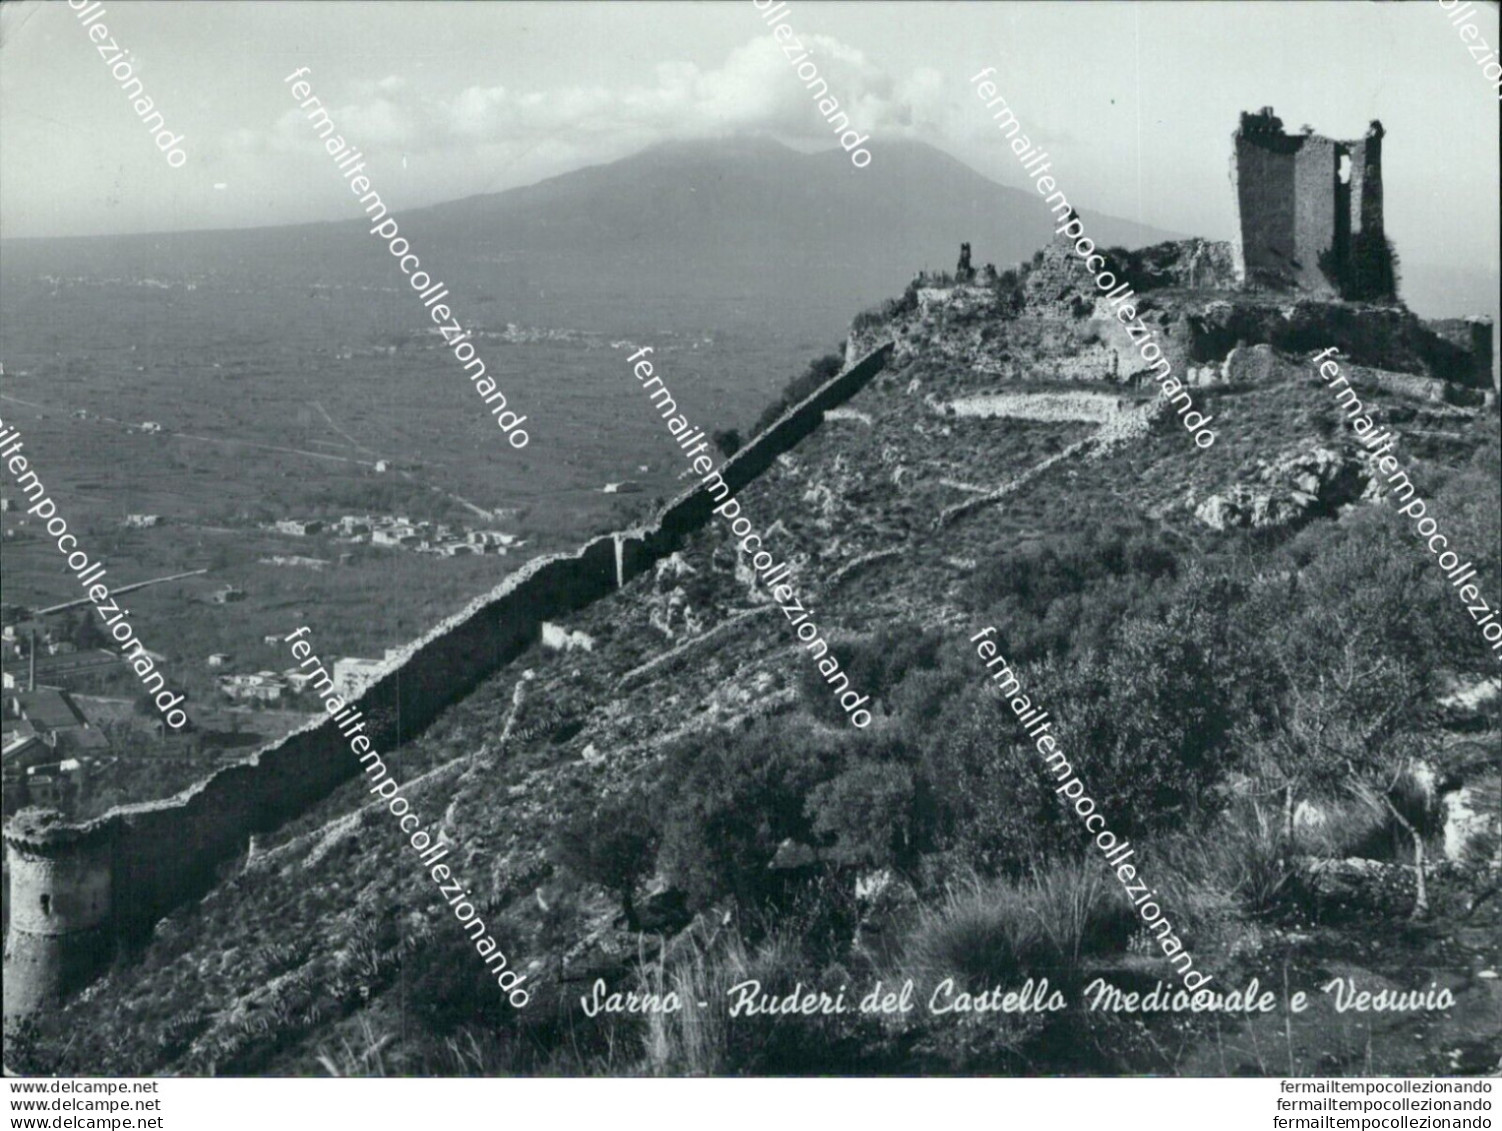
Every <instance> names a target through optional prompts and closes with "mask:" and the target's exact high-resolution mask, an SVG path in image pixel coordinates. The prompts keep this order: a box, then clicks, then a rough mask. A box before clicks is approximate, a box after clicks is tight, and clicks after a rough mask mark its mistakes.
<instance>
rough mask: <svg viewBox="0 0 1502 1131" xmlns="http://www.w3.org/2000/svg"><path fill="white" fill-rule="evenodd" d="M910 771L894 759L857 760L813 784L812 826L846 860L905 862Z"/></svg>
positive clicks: (909, 836) (910, 820) (910, 804)
mask: <svg viewBox="0 0 1502 1131" xmlns="http://www.w3.org/2000/svg"><path fill="white" fill-rule="evenodd" d="M913 801H914V788H913V774H912V771H911V770H909V769H908V768H907V767H906V766H902V765H898V764H897V763H895V762H857V763H856V764H855V765H853V766H851V767H850V768H849V769H847V770H845V772H844V773H842V774H841V775H840V776H839V777H837V778H835V779H834V780H833V781H828V782H825V783H824V784H822V785H819V786H816V787H815V788H814V791H813V792H812V793H811V794H809V797H808V803H807V806H806V808H807V810H808V814H809V816H810V817H812V818H813V831H814V833H815V834H817V835H819V836H832V837H834V838H835V848H836V850H837V851H838V853H839V855H840V857H841V858H842V859H844V860H845V861H848V862H851V863H855V862H861V861H864V862H869V863H871V864H874V865H877V866H883V865H886V864H891V863H897V864H901V863H903V862H905V861H906V860H907V859H908V857H909V856H910V854H911V849H912V847H913V839H912V827H913V817H912V808H913Z"/></svg>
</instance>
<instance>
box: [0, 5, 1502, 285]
mask: <svg viewBox="0 0 1502 1131" xmlns="http://www.w3.org/2000/svg"><path fill="white" fill-rule="evenodd" d="M787 10H788V11H789V12H790V16H789V19H788V20H787V21H785V22H787V23H788V24H789V25H790V26H791V27H792V28H793V30H794V32H795V33H796V34H797V35H798V36H799V37H800V38H801V39H803V40H804V41H806V42H811V43H812V45H813V50H814V57H815V58H816V60H817V61H818V64H819V67H820V70H821V72H822V73H823V74H824V75H825V76H826V77H827V79H828V81H829V84H830V88H831V92H832V93H835V94H836V95H837V96H838V97H839V98H840V100H841V102H842V103H843V104H844V105H845V107H846V108H848V109H849V111H850V113H851V117H852V118H853V119H854V120H855V122H856V123H857V124H858V126H859V127H860V128H861V130H862V131H863V132H869V133H870V134H871V136H872V140H871V141H870V143H869V144H868V148H869V149H870V151H871V152H872V154H873V159H874V162H876V163H879V162H880V161H881V142H882V139H883V138H887V137H899V136H908V137H915V138H919V139H921V140H924V141H928V142H931V143H933V144H935V145H937V146H939V147H941V148H942V149H944V150H946V151H948V152H949V153H951V154H953V155H954V156H956V157H958V158H960V159H961V160H963V161H965V162H967V163H968V164H970V165H972V166H974V167H975V168H977V169H979V170H981V171H982V172H984V173H986V174H987V175H989V176H991V177H993V178H994V179H996V180H999V181H1001V182H1003V183H1005V184H1012V185H1021V184H1023V183H1024V182H1023V179H1022V173H1021V170H1020V168H1019V166H1018V163H1017V161H1016V159H1015V158H1014V157H1013V155H1012V154H1011V152H1010V151H1009V150H1006V149H1005V148H1003V146H1002V145H1001V144H1000V142H999V138H998V135H997V132H996V130H995V128H994V126H992V125H991V124H990V120H989V118H988V117H987V116H986V115H985V113H984V112H983V107H982V106H980V105H979V101H978V99H976V97H975V96H974V94H973V93H971V90H972V88H971V87H970V86H969V85H968V79H969V77H970V76H971V75H973V74H974V73H975V72H976V71H978V70H979V69H980V68H982V67H986V66H994V67H996V68H997V69H998V71H999V72H1000V77H999V81H998V86H999V89H1000V90H1001V91H1002V93H1003V94H1004V95H1005V96H1006V97H1007V99H1008V101H1009V102H1010V103H1011V104H1012V106H1013V107H1014V108H1015V110H1016V112H1017V114H1018V116H1019V118H1020V119H1021V120H1022V122H1023V123H1024V127H1025V129H1026V131H1027V133H1028V134H1029V135H1030V136H1031V137H1032V138H1033V140H1034V141H1038V142H1042V143H1043V144H1045V145H1046V146H1047V147H1048V149H1049V151H1050V152H1051V153H1052V155H1053V159H1054V176H1055V177H1056V178H1057V179H1058V181H1059V184H1060V187H1061V188H1063V189H1064V190H1065V191H1066V192H1067V193H1068V195H1069V197H1070V199H1071V200H1072V201H1073V200H1078V201H1079V202H1080V203H1081V205H1082V207H1083V208H1084V209H1087V210H1088V209H1095V210H1100V211H1106V212H1111V213H1114V214H1116V215H1119V216H1124V217H1128V218H1131V219H1136V220H1141V221H1144V222H1146V223H1150V224H1154V225H1157V226H1159V227H1163V228H1168V229H1172V230H1175V231H1182V232H1191V233H1195V234H1202V235H1206V236H1211V237H1217V238H1226V237H1229V236H1230V235H1231V234H1232V226H1233V224H1234V218H1235V213H1234V208H1233V201H1232V198H1231V194H1230V190H1229V182H1228V180H1227V161H1228V156H1229V152H1230V140H1229V139H1230V134H1231V131H1232V130H1233V129H1234V128H1235V125H1236V120H1237V115H1238V114H1239V113H1240V111H1242V110H1248V109H1255V108H1257V107H1260V106H1262V105H1265V104H1272V105H1273V106H1274V107H1275V109H1276V111H1277V113H1278V114H1279V116H1280V117H1282V118H1283V120H1284V122H1285V125H1286V127H1287V128H1288V129H1290V130H1294V129H1297V128H1298V127H1299V126H1301V125H1303V124H1304V123H1308V124H1310V125H1312V126H1314V127H1315V129H1316V130H1317V131H1318V132H1320V133H1323V134H1326V135H1328V136H1332V137H1337V138H1352V137H1359V136H1361V135H1362V134H1363V133H1364V132H1365V130H1366V126H1367V123H1368V122H1369V121H1370V120H1371V119H1373V118H1380V119H1381V120H1382V122H1383V124H1384V125H1385V127H1386V130H1387V140H1386V142H1385V146H1384V175H1385V181H1386V192H1387V221H1388V232H1389V235H1391V236H1392V237H1393V239H1394V241H1395V242H1396V243H1397V245H1398V248H1399V251H1400V253H1402V254H1404V255H1405V256H1410V257H1412V258H1413V259H1416V260H1421V261H1427V262H1447V263H1450V264H1452V265H1454V266H1456V267H1464V268H1474V269H1480V270H1487V271H1492V272H1495V271H1497V269H1498V264H1497V256H1498V250H1497V249H1498V209H1497V204H1498V189H1497V184H1498V182H1497V177H1498V173H1497V169H1498V130H1497V124H1498V102H1497V91H1496V89H1495V88H1494V87H1492V86H1491V85H1489V84H1488V83H1487V82H1486V81H1485V80H1484V79H1483V77H1482V74H1481V69H1480V67H1478V66H1477V65H1476V64H1475V62H1474V60H1472V59H1471V57H1470V56H1469V55H1468V53H1467V50H1466V44H1464V43H1463V42H1462V41H1461V39H1460V37H1459V36H1458V34H1457V33H1456V31H1455V29H1454V28H1452V27H1451V26H1450V24H1449V23H1448V21H1447V19H1446V18H1445V15H1444V13H1443V12H1442V10H1441V9H1440V8H1439V6H1438V5H1437V4H1435V3H1427V2H1426V3H1366V2H1352V3H1340V2H1335V3H1308V2H1302V0H1285V2H1277V3H1251V2H1240V3H1179V2H1174V3H1161V4H1154V3H1142V4H1132V3H1060V4H1053V3H1031V2H1029V3H996V4H985V3H965V4H940V3H931V2H925V3H920V4H912V5H905V4H900V3H870V2H867V3H839V4H826V3H814V2H811V0H792V2H791V3H790V4H789V5H788V9H787ZM1477 11H1478V13H1479V20H1478V21H1477V22H1478V27H1479V28H1480V30H1481V34H1482V36H1483V37H1484V39H1485V40H1486V42H1488V43H1490V44H1496V43H1498V41H1499V37H1498V31H1497V8H1496V5H1495V4H1491V5H1487V6H1482V5H1478V6H1477ZM97 22H100V23H103V24H105V25H107V27H108V29H109V32H110V35H111V37H112V38H113V39H115V40H116V41H117V42H118V43H119V44H120V46H121V47H123V48H125V49H127V50H128V51H129V53H130V55H129V58H130V59H131V60H132V61H133V63H134V65H135V68H136V74H137V76H138V77H139V78H140V79H141V80H142V81H143V83H144V85H145V89H146V92H147V93H148V94H149V95H150V96H151V97H152V98H153V99H154V100H155V103H156V108H157V109H158V110H160V111H161V113H162V114H163V116H164V118H165V120H166V123H167V125H168V127H169V128H170V129H171V130H173V131H174V132H176V133H181V134H182V136H183V138H184V140H183V142H182V148H183V149H184V150H185V151H186V152H187V153H188V155H189V156H188V162H187V164H186V165H185V166H184V167H182V168H181V169H173V168H170V167H169V166H168V165H167V163H166V161H165V160H164V159H163V157H162V156H161V154H159V153H158V152H157V151H156V149H155V148H154V147H153V145H152V141H151V137H150V135H149V133H148V131H147V130H146V128H145V127H144V126H143V125H142V124H141V122H140V121H139V120H138V119H137V117H136V116H135V113H134V111H133V110H132V109H131V106H130V105H129V102H128V100H127V98H126V97H125V95H124V94H123V93H122V92H121V90H120V89H119V85H118V83H117V81H116V80H115V79H113V78H112V77H111V76H110V74H109V71H108V68H107V66H106V64H105V61H104V60H103V59H102V58H101V57H100V55H99V53H98V51H97V50H96V47H95V44H94V43H93V42H91V41H90V40H89V39H88V38H87V32H86V30H85V29H84V28H83V27H82V26H81V22H80V20H79V19H78V18H77V17H76V15H75V13H74V12H73V11H72V10H70V9H69V8H68V6H67V5H66V4H64V3H61V2H48V3H39V2H35V0H26V2H22V3H4V4H0V37H3V38H0V233H3V234H4V235H7V236H22V235H82V234H93V233H102V232H133V231H150V230H164V229H180V228H214V227H244V226H255V225H266V224H282V223H289V222H295V221H305V220H323V219H344V218H349V217H350V216H351V215H353V214H354V211H353V204H352V202H351V199H350V195H349V193H348V191H347V189H346V188H344V187H343V186H342V183H341V182H340V180H339V178H338V177H337V176H336V175H335V174H334V173H333V171H332V169H331V164H332V163H331V161H330V159H329V158H328V156H327V155H325V154H324V153H323V152H322V151H321V150H320V149H318V148H316V142H315V141H314V139H313V136H312V131H311V130H310V129H309V128H308V126H307V125H306V123H305V122H303V121H302V120H301V118H300V117H299V116H298V114H297V112H296V111H295V108H294V106H293V98H292V96H291V94H290V92H289V91H290V88H289V86H288V85H287V84H286V83H285V82H284V81H283V80H284V79H285V77H286V76H287V75H288V74H290V73H291V72H292V71H293V70H294V69H296V68H298V67H303V66H306V67H309V68H310V69H311V70H310V73H309V74H308V75H307V76H306V77H307V79H308V80H309V81H310V82H311V84H312V87H313V90H314V92H315V93H316V94H317V95H319V96H320V97H321V98H322V99H323V100H324V101H325V102H326V103H328V104H329V105H330V106H331V107H333V108H334V110H333V112H334V119H335V121H336V122H337V123H338V126H339V131H340V133H342V134H343V135H344V136H346V137H347V138H348V139H349V140H350V141H352V142H353V143H354V144H356V145H358V146H359V147H360V148H361V149H363V150H364V152H365V153H366V155H367V158H368V168H367V171H368V175H369V176H370V177H371V179H372V181H373V183H374V184H376V185H377V186H379V189H380V192H381V194H382V196H383V198H384V199H385V200H387V201H390V202H394V203H395V210H397V211H399V210H400V209H401V208H403V207H406V208H410V207H413V206H416V205H420V204H429V203H435V202H438V201H442V200H451V199H457V198H459V197H463V196H468V195H472V194H474V193H478V192H484V191H497V190H500V189H504V188H509V187H512V186H515V185H522V184H529V183H532V182H535V181H537V180H540V179H542V178H544V177H548V176H552V175H554V174H557V173H562V172H567V171H568V170H571V169H574V168H578V167H580V166H582V165H589V164H596V163H600V162H604V161H609V160H613V159H615V158H618V157H621V156H624V155H626V154H629V153H631V152H634V151H636V150H638V149H640V148H642V147H643V146H646V145H649V144H652V143H654V142H656V141H660V140H663V139H668V138H692V137H705V136H723V135H725V134H733V133H743V132H744V133H749V132H770V133H772V134H774V135H775V136H778V137H781V138H782V139H783V140H787V141H790V142H795V143H800V142H801V143H802V144H804V145H814V144H827V141H828V139H829V136H830V134H829V131H828V127H827V126H826V125H825V124H824V123H823V122H821V121H820V119H819V118H818V116H817V114H816V111H815V108H814V105H813V102H812V100H811V99H810V98H809V96H808V95H807V93H806V92H805V91H804V89H803V88H802V86H801V85H800V84H799V82H798V81H797V79H796V78H795V76H794V75H793V73H792V70H791V68H790V66H789V64H788V63H787V62H786V61H785V60H784V59H783V57H782V55H781V54H780V52H779V50H778V48H777V44H776V43H774V41H773V39H772V37H771V35H770V34H769V33H768V32H767V30H766V28H765V25H764V23H763V21H762V19H761V18H760V16H759V14H758V13H757V11H756V9H755V8H754V7H753V6H752V4H751V3H749V2H735V3H703V4H700V3H694V4H690V3H619V2H617V3H605V4H585V3H558V4H533V3H516V2H508V3H493V4H491V3H404V2H383V3H334V2H320V3H287V2H281V3H268V2H265V0H246V2H219V0H213V2H207V3H193V4H186V3H178V2H155V0H150V2H130V3H127V2H124V0H110V2H108V3H107V4H106V5H105V14H104V16H103V17H101V18H100V19H99V20H98V21H97Z"/></svg>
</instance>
